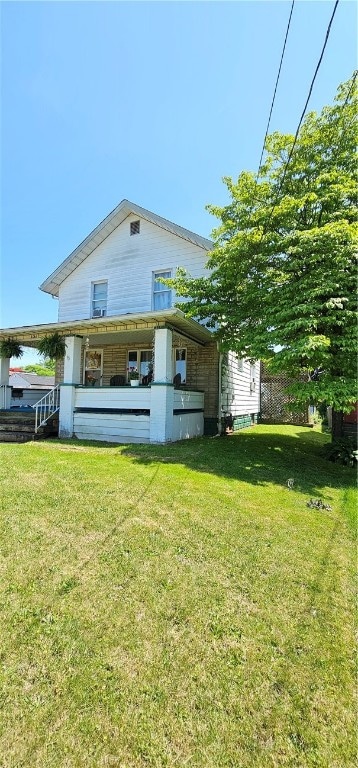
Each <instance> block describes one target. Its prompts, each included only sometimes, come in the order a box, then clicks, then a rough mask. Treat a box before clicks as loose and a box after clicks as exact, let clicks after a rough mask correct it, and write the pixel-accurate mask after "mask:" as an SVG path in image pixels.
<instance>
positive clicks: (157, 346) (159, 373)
mask: <svg viewBox="0 0 358 768" xmlns="http://www.w3.org/2000/svg"><path fill="white" fill-rule="evenodd" d="M172 348H173V334H172V331H170V330H169V329H168V328H157V329H156V331H155V332H154V381H156V382H160V383H161V384H163V383H164V382H165V383H170V384H172V382H173V357H172Z"/></svg>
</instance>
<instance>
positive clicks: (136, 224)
mask: <svg viewBox="0 0 358 768" xmlns="http://www.w3.org/2000/svg"><path fill="white" fill-rule="evenodd" d="M139 232H140V221H131V223H130V233H131V235H139Z"/></svg>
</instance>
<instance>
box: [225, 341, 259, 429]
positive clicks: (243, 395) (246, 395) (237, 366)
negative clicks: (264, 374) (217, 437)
mask: <svg viewBox="0 0 358 768" xmlns="http://www.w3.org/2000/svg"><path fill="white" fill-rule="evenodd" d="M241 369H242V370H241ZM251 374H253V375H252V376H251ZM222 409H223V411H224V412H226V413H231V414H232V415H233V416H245V415H246V414H249V413H258V412H259V410H260V364H259V362H256V363H254V366H253V369H251V365H250V362H249V361H248V360H243V361H240V360H239V359H238V357H237V355H236V354H235V352H228V354H227V359H226V360H224V362H223V373H222Z"/></svg>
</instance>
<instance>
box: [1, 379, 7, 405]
mask: <svg viewBox="0 0 358 768" xmlns="http://www.w3.org/2000/svg"><path fill="white" fill-rule="evenodd" d="M6 394H7V385H6V384H2V385H1V387H0V408H6Z"/></svg>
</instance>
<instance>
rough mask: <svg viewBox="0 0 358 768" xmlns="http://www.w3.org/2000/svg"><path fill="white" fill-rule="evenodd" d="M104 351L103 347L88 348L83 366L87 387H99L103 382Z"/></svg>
mask: <svg viewBox="0 0 358 768" xmlns="http://www.w3.org/2000/svg"><path fill="white" fill-rule="evenodd" d="M102 372H103V352H102V350H101V349H86V350H85V360H84V366H83V383H84V385H85V386H86V387H99V386H100V385H101V383H102Z"/></svg>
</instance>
